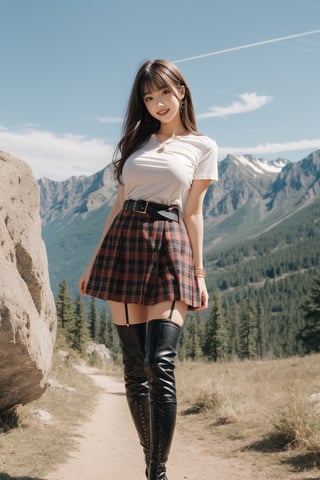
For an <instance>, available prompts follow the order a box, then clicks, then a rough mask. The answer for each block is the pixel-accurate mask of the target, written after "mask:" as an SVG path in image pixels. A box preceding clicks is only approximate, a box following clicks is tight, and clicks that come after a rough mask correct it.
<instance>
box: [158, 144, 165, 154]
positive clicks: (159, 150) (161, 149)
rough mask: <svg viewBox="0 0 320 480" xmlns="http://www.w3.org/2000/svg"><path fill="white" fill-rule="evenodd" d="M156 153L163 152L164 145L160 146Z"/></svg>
mask: <svg viewBox="0 0 320 480" xmlns="http://www.w3.org/2000/svg"><path fill="white" fill-rule="evenodd" d="M157 152H158V153H162V152H164V145H160V147H159V148H157Z"/></svg>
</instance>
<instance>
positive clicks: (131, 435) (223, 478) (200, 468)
mask: <svg viewBox="0 0 320 480" xmlns="http://www.w3.org/2000/svg"><path fill="white" fill-rule="evenodd" d="M84 373H90V376H91V377H92V378H93V380H94V381H95V382H96V383H97V385H99V386H100V387H101V388H102V391H101V394H100V396H99V400H98V403H97V406H96V408H95V411H94V412H93V414H92V416H91V419H90V421H89V422H87V423H85V424H84V425H82V426H81V428H80V430H79V432H77V433H78V434H79V448H78V451H77V452H72V453H71V455H70V459H69V461H68V462H67V463H66V464H63V465H61V466H60V467H59V469H58V470H57V471H55V472H54V473H51V474H50V475H48V476H47V477H46V478H47V480H89V479H90V480H145V477H144V460H143V454H142V449H141V447H140V445H139V444H138V440H137V434H136V432H135V430H134V427H133V424H132V420H131V418H130V414H129V411H128V408H127V403H126V398H125V394H124V386H123V383H122V382H120V381H117V380H116V379H114V378H112V377H107V376H104V375H97V374H93V371H92V370H91V371H90V370H85V371H84ZM168 477H169V479H170V480H213V478H214V479H217V480H248V479H254V480H257V479H261V480H262V479H263V480H265V479H267V478H268V477H266V476H265V475H264V474H262V472H257V471H254V466H252V465H247V464H243V462H241V460H240V459H239V458H236V457H235V458H231V459H230V458H227V459H223V458H216V457H213V456H210V455H208V454H206V453H205V452H204V451H203V448H200V447H199V446H198V445H197V440H193V439H192V438H187V437H186V436H185V435H184V434H183V433H181V432H179V430H178V429H177V430H176V433H175V438H174V443H173V446H172V452H171V455H170V460H169V462H168Z"/></svg>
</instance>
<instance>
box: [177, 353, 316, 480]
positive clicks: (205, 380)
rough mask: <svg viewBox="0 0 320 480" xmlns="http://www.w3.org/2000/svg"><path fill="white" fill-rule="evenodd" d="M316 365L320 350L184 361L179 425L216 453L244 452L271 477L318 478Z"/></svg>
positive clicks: (179, 378)
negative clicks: (282, 355) (303, 354)
mask: <svg viewBox="0 0 320 480" xmlns="http://www.w3.org/2000/svg"><path fill="white" fill-rule="evenodd" d="M319 366H320V355H310V356H307V357H302V358H296V357H294V358H288V359H280V360H265V361H246V362H238V361H235V362H226V363H217V364H203V363H201V362H194V363H193V362H182V363H179V364H178V366H177V384H178V385H177V389H178V393H179V411H180V414H181V415H180V416H179V419H178V425H179V426H180V428H181V429H182V431H184V432H187V433H189V434H192V435H193V437H194V438H197V439H198V440H200V441H202V444H203V448H204V449H205V450H207V451H208V450H209V451H210V452H211V453H212V454H213V455H221V456H223V457H227V456H229V455H230V456H233V457H234V456H235V455H241V456H242V457H243V456H246V458H247V460H248V461H249V462H254V465H256V468H257V469H258V470H259V469H262V470H263V469H265V468H266V469H267V471H269V474H270V476H269V477H268V476H267V477H266V478H268V479H269V478H274V477H275V476H276V477H277V478H278V479H279V480H280V479H285V480H287V479H288V478H299V480H300V479H304V478H305V479H309V480H310V479H311V478H315V477H311V476H310V472H311V471H312V473H316V474H317V475H318V470H317V467H318V466H320V413H319V410H317V408H316V405H314V404H313V403H312V402H311V401H310V395H311V394H315V393H319V392H320V375H319ZM319 403H320V400H319ZM197 413H198V414H197ZM188 414H189V415H188ZM192 414H193V415H192ZM196 414H197V415H196ZM289 471H291V474H290V476H289V473H288V472H289ZM295 472H299V477H295ZM259 478H260V477H259ZM262 478H264V477H262ZM317 478H320V477H319V476H317Z"/></svg>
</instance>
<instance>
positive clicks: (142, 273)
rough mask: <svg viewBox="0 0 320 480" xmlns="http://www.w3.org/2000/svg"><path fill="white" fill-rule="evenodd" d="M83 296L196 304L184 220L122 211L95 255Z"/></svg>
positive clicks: (196, 291)
mask: <svg viewBox="0 0 320 480" xmlns="http://www.w3.org/2000/svg"><path fill="white" fill-rule="evenodd" d="M86 293H87V295H91V296H93V297H97V298H101V299H104V300H114V301H116V302H122V303H137V304H143V305H154V304H157V303H160V302H163V301H166V300H171V301H173V300H180V301H182V302H184V303H185V304H186V305H188V308H189V309H191V310H192V309H194V308H197V307H200V306H201V296H200V291H199V287H198V282H197V278H196V277H195V272H194V265H193V256H192V249H191V244H190V240H189V236H188V233H187V230H186V227H185V224H184V222H183V220H181V219H180V220H179V222H175V221H172V220H167V219H163V220H162V219H158V218H154V217H152V216H151V215H150V214H148V213H146V214H141V213H137V212H131V211H128V210H121V211H120V212H119V213H118V215H117V216H116V217H115V219H114V221H113V223H112V225H111V226H110V228H109V230H108V232H107V234H106V236H105V238H104V241H103V243H102V245H101V248H100V250H99V252H98V254H97V256H96V259H95V262H94V265H93V268H92V272H91V276H90V279H89V282H88V285H87V289H86Z"/></svg>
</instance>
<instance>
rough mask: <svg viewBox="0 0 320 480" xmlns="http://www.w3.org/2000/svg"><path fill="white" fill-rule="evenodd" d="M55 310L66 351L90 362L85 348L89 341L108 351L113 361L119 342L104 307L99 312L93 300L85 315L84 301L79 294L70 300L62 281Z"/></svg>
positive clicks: (65, 282)
mask: <svg viewBox="0 0 320 480" xmlns="http://www.w3.org/2000/svg"><path fill="white" fill-rule="evenodd" d="M56 307H57V318H58V332H59V334H60V335H61V336H62V337H63V338H64V339H65V341H66V342H67V345H68V347H69V348H72V349H73V350H75V351H76V352H78V353H79V354H80V355H81V356H82V357H83V358H85V359H87V360H89V359H88V358H87V345H88V342H89V341H92V342H95V343H101V344H104V345H105V346H106V347H107V348H109V350H110V352H111V354H112V355H113V358H114V359H115V358H116V357H117V355H118V354H119V342H118V340H117V336H116V330H115V327H114V325H113V322H112V320H111V317H110V316H109V315H108V314H107V311H106V308H105V306H103V307H102V309H101V311H100V312H99V311H98V307H97V304H96V299H95V298H93V297H92V298H91V301H90V305H89V308H88V312H87V311H86V305H85V302H84V301H83V300H82V298H81V297H80V295H78V296H77V297H76V299H75V300H73V299H72V297H71V295H70V293H69V287H68V283H67V281H66V280H62V282H60V284H59V291H58V295H57V299H56ZM91 360H92V359H90V361H91Z"/></svg>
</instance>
